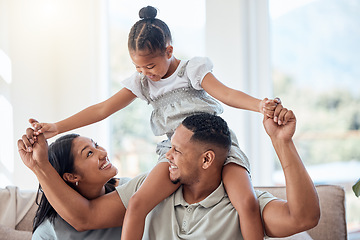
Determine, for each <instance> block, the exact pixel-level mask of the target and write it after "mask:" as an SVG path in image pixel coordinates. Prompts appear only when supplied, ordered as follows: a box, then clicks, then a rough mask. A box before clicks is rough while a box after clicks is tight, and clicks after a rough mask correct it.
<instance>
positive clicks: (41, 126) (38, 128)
mask: <svg viewBox="0 0 360 240" xmlns="http://www.w3.org/2000/svg"><path fill="white" fill-rule="evenodd" d="M29 123H30V124H31V126H32V127H33V128H34V135H35V136H38V135H40V134H41V133H43V134H44V136H45V138H46V139H49V138H52V137H54V136H56V135H58V134H59V130H58V129H57V127H56V124H55V123H39V122H38V121H37V120H35V119H33V118H30V119H29Z"/></svg>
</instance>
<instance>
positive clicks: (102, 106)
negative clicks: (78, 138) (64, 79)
mask: <svg viewBox="0 0 360 240" xmlns="http://www.w3.org/2000/svg"><path fill="white" fill-rule="evenodd" d="M135 98H136V95H135V94H133V93H132V92H131V91H130V90H129V89H127V88H123V89H121V90H120V91H119V92H117V93H116V94H115V95H113V96H112V97H110V98H109V99H107V100H105V101H103V102H101V103H98V104H95V105H92V106H90V107H88V108H85V109H84V110H82V111H80V112H78V113H76V114H74V115H72V116H71V117H68V118H66V119H64V120H62V121H59V122H56V123H54V124H50V123H37V122H35V121H34V119H30V120H29V121H30V123H31V124H32V126H33V127H34V128H35V129H36V130H37V131H36V132H35V135H38V134H40V133H44V134H45V137H46V138H50V137H53V136H55V135H57V134H59V133H63V132H67V131H70V130H73V129H76V128H80V127H84V126H86V125H90V124H93V123H96V122H99V121H101V120H103V119H105V118H107V117H108V116H110V115H111V114H113V113H115V112H117V111H119V110H121V109H123V108H125V107H126V106H128V105H129V104H130V103H131V102H132V101H134V99H135Z"/></svg>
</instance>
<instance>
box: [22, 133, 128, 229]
mask: <svg viewBox="0 0 360 240" xmlns="http://www.w3.org/2000/svg"><path fill="white" fill-rule="evenodd" d="M30 134H32V129H28V130H27V135H30ZM29 145H31V144H30V141H29V139H28V138H27V136H26V135H24V136H23V137H22V140H19V141H18V150H19V153H20V156H21V159H22V160H23V162H24V164H25V165H26V166H27V167H29V168H30V169H31V170H32V171H33V172H34V173H35V175H36V177H37V178H38V180H39V183H40V184H41V187H42V189H43V191H44V193H45V195H46V197H47V199H48V200H49V202H50V204H51V205H52V206H53V208H54V209H55V210H56V212H57V213H58V214H59V215H60V216H61V217H62V218H63V219H64V220H65V221H67V222H68V223H69V224H70V225H72V226H73V227H74V228H75V229H76V230H78V231H85V230H89V229H100V228H110V227H117V226H122V222H123V218H124V215H125V207H124V205H123V203H122V201H121V199H120V197H119V195H118V194H117V192H116V191H114V192H112V193H109V194H105V195H103V196H101V197H99V198H97V199H94V200H91V201H89V200H87V199H86V198H84V197H83V196H82V195H80V194H79V193H78V192H76V191H75V190H73V189H72V188H71V187H69V186H68V185H67V184H66V183H65V182H64V181H63V179H62V178H61V177H60V176H59V174H58V173H57V172H56V171H55V169H54V168H53V167H52V166H51V164H50V163H49V161H48V158H47V143H46V141H45V138H44V136H43V134H41V135H39V136H38V141H37V142H35V143H34V144H33V145H32V149H27V148H26V146H29Z"/></svg>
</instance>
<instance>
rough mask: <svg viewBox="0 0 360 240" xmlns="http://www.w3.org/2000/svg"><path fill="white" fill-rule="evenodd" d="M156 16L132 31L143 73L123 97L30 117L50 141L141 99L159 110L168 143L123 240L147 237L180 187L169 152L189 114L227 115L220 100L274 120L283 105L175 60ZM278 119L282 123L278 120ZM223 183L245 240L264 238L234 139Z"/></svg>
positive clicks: (131, 44)
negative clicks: (65, 114) (157, 212)
mask: <svg viewBox="0 0 360 240" xmlns="http://www.w3.org/2000/svg"><path fill="white" fill-rule="evenodd" d="M156 14H157V10H156V9H155V8H153V7H151V6H148V7H145V8H142V9H141V10H140V12H139V16H140V18H141V20H139V21H138V22H136V23H135V24H134V25H133V27H132V28H131V30H130V33H129V39H128V49H129V53H130V57H131V59H132V61H133V63H134V65H135V68H136V70H137V73H135V74H133V75H132V76H131V77H130V78H128V79H125V80H124V81H123V84H124V86H125V87H124V88H122V89H121V90H120V91H119V92H118V93H116V94H115V95H113V96H112V97H110V98H109V99H107V100H106V101H104V102H101V103H98V104H95V105H93V106H90V107H88V108H86V109H84V110H82V111H81V112H79V113H77V114H75V115H73V116H71V117H69V118H67V119H65V120H62V121H60V122H56V123H40V124H39V123H35V122H33V120H32V119H30V123H32V124H33V127H34V128H35V129H37V131H38V133H44V134H45V137H46V138H49V137H52V136H55V135H57V134H59V133H63V132H66V131H69V130H72V129H75V128H79V127H82V126H85V125H89V124H92V123H95V122H98V121H100V120H103V119H104V118H106V117H108V116H110V115H111V114H113V113H115V112H116V111H119V110H120V109H123V108H124V107H126V106H127V105H129V104H130V103H131V102H132V101H133V100H134V99H135V98H136V97H138V98H140V99H143V100H145V101H147V102H148V104H151V105H152V106H153V108H154V110H153V112H152V115H151V127H152V130H153V132H154V134H155V135H158V136H160V135H164V134H166V135H167V140H165V141H163V142H161V143H160V144H158V146H157V153H158V154H159V163H158V164H157V165H156V166H155V167H154V169H153V170H152V171H151V172H150V174H149V176H148V177H147V179H146V181H145V182H144V184H143V186H142V187H141V188H140V189H139V190H138V191H137V192H136V194H134V195H133V196H132V198H131V200H130V203H129V206H128V208H127V211H126V215H125V219H124V225H123V233H122V239H125V240H126V239H141V237H142V233H143V229H144V222H145V217H146V215H147V214H148V212H149V211H151V209H153V208H154V207H155V206H156V205H157V204H158V203H159V202H161V201H162V200H163V199H165V198H166V197H168V196H169V195H170V194H171V193H173V192H174V191H175V190H176V189H177V188H178V186H179V184H173V183H171V181H170V179H169V164H168V161H167V160H166V158H165V153H166V152H167V151H168V150H169V149H170V148H171V143H170V138H171V136H172V134H173V132H174V130H175V128H176V127H177V126H178V125H179V124H180V123H181V121H182V120H183V119H184V118H185V117H186V116H188V115H191V114H194V113H200V112H208V113H211V114H220V113H222V111H223V109H222V106H221V105H220V104H219V102H217V101H216V100H215V99H217V100H219V101H221V102H223V103H224V104H227V105H229V106H232V107H235V108H239V109H246V110H251V111H255V112H261V113H264V114H267V115H268V116H270V117H273V116H275V115H276V113H274V109H275V106H276V104H277V103H279V101H278V100H271V101H270V100H268V99H266V98H265V99H264V100H262V101H261V100H259V99H256V98H253V97H251V96H249V95H247V94H245V93H243V92H241V91H237V90H234V89H231V88H228V87H227V86H225V85H223V84H222V83H221V82H219V81H218V80H217V79H216V78H215V76H214V75H213V74H212V73H211V70H212V63H211V62H210V60H209V59H207V58H199V57H197V58H193V59H191V60H189V61H183V60H179V59H177V58H175V56H174V55H173V46H172V45H171V44H172V39H171V33H170V30H169V28H168V26H167V25H166V24H165V23H164V22H163V21H161V20H159V19H157V18H155V17H156ZM274 121H277V119H276V117H274ZM279 124H281V123H279ZM35 134H36V133H35ZM223 181H224V185H225V188H226V190H227V193H228V195H229V197H230V200H231V202H232V203H233V205H234V207H235V208H236V210H237V212H238V213H239V219H240V223H241V224H240V225H241V231H242V234H243V236H244V238H245V239H263V228H262V222H261V219H260V211H259V206H258V203H257V199H256V198H255V195H254V191H253V188H252V184H251V181H250V176H249V163H248V160H247V158H246V156H245V155H244V154H243V153H242V151H241V150H240V149H239V147H238V146H237V141H236V138H235V136H234V135H233V147H232V149H231V150H230V153H229V157H228V159H227V161H226V163H225V166H224V170H223ZM144 185H145V186H144ZM152 189H154V190H152Z"/></svg>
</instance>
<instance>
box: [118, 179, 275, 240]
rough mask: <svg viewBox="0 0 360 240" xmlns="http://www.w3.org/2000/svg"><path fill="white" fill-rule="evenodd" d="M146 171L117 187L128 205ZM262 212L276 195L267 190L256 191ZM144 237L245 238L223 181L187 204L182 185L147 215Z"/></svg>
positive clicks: (231, 239)
mask: <svg viewBox="0 0 360 240" xmlns="http://www.w3.org/2000/svg"><path fill="white" fill-rule="evenodd" d="M145 178H146V174H142V175H139V176H137V177H135V178H134V179H132V180H130V181H129V182H128V183H126V184H124V185H122V186H119V187H117V188H116V189H117V191H118V193H119V196H120V198H121V200H122V202H123V204H124V206H125V207H127V205H128V203H129V199H130V197H131V196H132V195H133V194H134V192H135V191H136V190H137V189H138V188H139V187H140V186H141V184H142V182H143V181H144V180H145ZM255 193H256V195H257V197H258V199H259V205H260V208H261V212H262V211H263V209H264V207H265V205H266V204H267V203H269V202H270V201H272V200H274V199H276V198H275V197H274V196H272V195H271V194H270V193H268V192H262V191H255ZM143 239H146V240H147V239H149V240H155V239H156V240H158V239H160V240H161V239H196V240H201V239H206V240H211V239H213V240H218V239H222V240H227V239H228V240H233V239H243V238H242V235H241V231H240V223H239V218H238V213H237V212H236V209H235V208H234V207H233V205H232V204H231V202H230V200H229V198H228V196H227V194H226V192H225V189H224V186H223V184H222V183H221V184H220V185H219V187H218V188H217V189H216V190H215V191H214V192H212V193H211V194H210V195H209V196H208V197H207V198H205V199H204V200H202V201H201V202H199V203H195V204H188V203H186V201H185V200H184V198H183V194H182V187H180V188H179V189H178V190H177V191H176V192H175V193H173V194H172V195H170V196H169V197H168V198H166V199H165V200H164V201H162V202H161V203H160V204H158V205H157V206H156V207H155V208H154V209H153V210H152V211H151V212H150V213H149V214H148V216H147V217H146V222H145V230H144V235H143Z"/></svg>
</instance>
